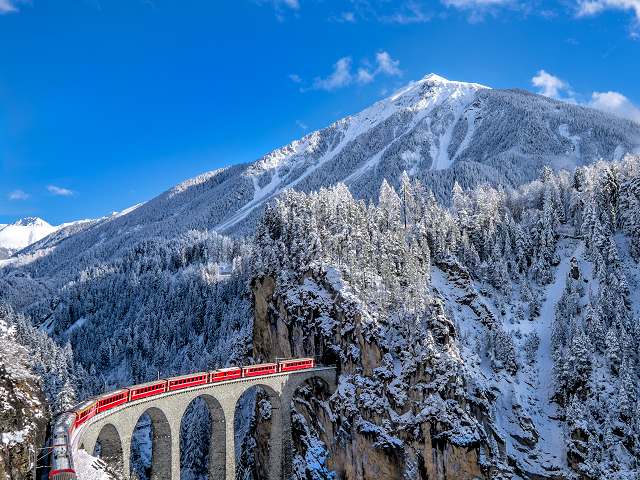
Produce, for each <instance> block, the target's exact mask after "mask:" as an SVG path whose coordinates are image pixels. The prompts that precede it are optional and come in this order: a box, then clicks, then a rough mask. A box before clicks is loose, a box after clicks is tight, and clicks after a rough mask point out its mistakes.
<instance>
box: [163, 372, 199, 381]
mask: <svg viewBox="0 0 640 480" xmlns="http://www.w3.org/2000/svg"><path fill="white" fill-rule="evenodd" d="M208 374H209V372H197V373H190V374H188V375H180V376H178V377H171V378H168V379H167V380H169V381H170V382H173V381H174V380H182V379H183V378H191V377H199V376H200V375H208Z"/></svg>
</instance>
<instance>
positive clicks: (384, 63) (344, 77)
mask: <svg viewBox="0 0 640 480" xmlns="http://www.w3.org/2000/svg"><path fill="white" fill-rule="evenodd" d="M352 64H353V58H351V56H348V57H344V58H341V59H340V60H338V61H337V62H336V63H335V64H334V65H333V73H332V74H331V75H329V76H327V77H325V78H322V77H317V78H316V79H315V80H314V82H313V84H312V85H311V87H310V88H306V89H305V88H301V89H300V91H302V92H305V91H308V90H326V91H327V92H332V91H335V90H338V89H339V88H343V87H347V86H349V85H351V84H353V83H359V84H360V85H365V84H367V83H371V82H373V81H374V80H375V78H376V76H377V75H379V74H381V73H383V74H385V75H388V76H397V77H402V70H400V61H399V60H393V59H392V58H391V56H390V55H389V54H388V53H387V52H379V53H376V67H375V68H374V67H373V66H372V65H371V64H370V63H369V62H366V61H363V64H364V65H365V66H364V67H360V68H358V71H357V72H356V73H355V74H354V73H352V72H351V66H352ZM296 77H297V76H296ZM297 78H299V77H297ZM294 81H295V80H294Z"/></svg>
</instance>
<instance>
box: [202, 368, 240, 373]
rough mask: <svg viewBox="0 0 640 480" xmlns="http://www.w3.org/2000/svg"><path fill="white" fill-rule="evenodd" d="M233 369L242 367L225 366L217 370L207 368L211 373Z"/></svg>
mask: <svg viewBox="0 0 640 480" xmlns="http://www.w3.org/2000/svg"><path fill="white" fill-rule="evenodd" d="M233 370H242V367H227V368H219V369H218V370H209V372H211V373H216V372H231V371H233Z"/></svg>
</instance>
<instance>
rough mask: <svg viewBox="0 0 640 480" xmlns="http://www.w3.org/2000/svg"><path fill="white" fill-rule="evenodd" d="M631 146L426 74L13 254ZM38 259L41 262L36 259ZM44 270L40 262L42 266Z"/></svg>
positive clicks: (496, 179) (94, 250)
mask: <svg viewBox="0 0 640 480" xmlns="http://www.w3.org/2000/svg"><path fill="white" fill-rule="evenodd" d="M639 147H640V124H639V123H636V122H633V121H631V120H626V119H622V118H619V117H616V116H615V115H612V114H609V113H605V112H601V111H599V110H594V109H590V108H586V107H582V106H579V105H573V104H569V103H565V102H561V101H557V100H554V99H550V98H547V97H543V96H541V95H537V94H534V93H531V92H527V91H524V90H496V89H490V88H487V87H484V86H481V85H478V84H474V83H464V82H454V81H449V80H446V79H444V78H442V77H439V76H437V75H434V74H430V75H427V76H425V77H424V78H423V79H421V80H420V81H418V82H413V83H411V84H409V85H407V86H406V87H404V88H401V89H400V90H398V91H397V92H395V93H394V94H393V95H391V96H390V97H388V98H386V99H384V100H381V101H379V102H377V103H376V104H374V105H373V106H371V107H369V108H367V109H365V110H363V111H362V112H360V113H358V114H356V115H352V116H349V117H346V118H344V119H342V120H339V121H337V122H335V123H334V124H332V125H330V126H328V127H326V128H324V129H322V130H318V131H316V132H312V133H310V134H308V135H306V136H305V137H303V138H301V139H300V140H296V141H294V142H291V143H290V144H289V145H286V146H284V147H282V148H279V149H277V150H274V151H273V152H271V153H269V154H267V155H265V156H264V157H262V158H260V159H258V160H256V161H254V162H251V163H245V164H239V165H232V166H229V167H226V168H223V169H220V170H216V171H214V172H209V173H205V174H203V175H200V176H198V177H195V178H192V179H190V180H187V181H185V182H182V183H180V184H179V185H176V186H175V187H173V188H172V189H170V190H168V191H166V192H164V193H162V194H161V195H159V196H158V197H156V198H154V199H152V200H150V201H149V202H146V203H144V204H142V205H139V206H136V207H135V208H132V209H130V210H129V211H125V212H121V213H120V214H117V215H114V216H109V217H105V218H103V219H99V220H95V221H91V222H84V223H82V224H73V225H69V226H68V227H65V228H61V229H60V230H58V231H57V232H55V233H54V234H53V235H51V236H49V237H47V238H46V239H45V240H44V241H42V242H40V243H36V244H34V245H32V246H31V247H30V248H29V249H28V250H27V251H26V252H25V253H28V252H29V251H31V252H36V251H37V250H40V249H52V248H53V247H55V251H54V252H53V253H52V258H50V259H48V260H47V263H49V264H50V268H51V271H59V269H60V268H62V269H63V270H64V269H65V268H66V266H69V267H70V268H76V267H77V265H78V264H77V263H76V262H77V261H79V260H80V261H82V260H81V257H82V256H84V257H85V258H94V257H97V258H104V259H107V258H111V257H112V256H113V255H114V254H115V253H116V252H118V251H121V250H122V249H123V248H126V247H128V246H131V245H133V244H135V243H136V242H137V241H139V240H140V239H143V238H150V237H155V236H158V235H159V236H163V237H166V236H167V235H168V236H171V235H172V233H171V232H185V231H188V230H191V229H194V230H200V231H201V230H215V231H217V232H219V233H225V234H231V235H234V236H235V235H238V234H244V235H251V234H252V233H253V229H254V227H255V224H256V222H257V221H258V219H259V217H260V214H261V212H262V208H263V207H264V205H265V204H266V203H267V202H268V201H270V200H271V199H273V198H274V197H275V196H277V195H279V194H281V193H282V192H283V191H285V190H286V189H296V190H299V191H305V192H310V191H314V190H318V189H320V188H322V187H325V188H326V187H328V186H330V185H335V184H337V183H339V182H344V183H345V184H346V185H347V186H348V187H349V189H350V191H351V192H352V193H353V195H354V196H355V197H356V198H361V199H365V200H369V199H373V200H374V201H377V198H378V190H379V186H380V184H381V183H382V181H383V180H384V179H386V180H387V181H388V182H389V184H390V185H391V186H393V187H395V188H396V189H397V188H399V186H400V177H401V175H402V172H403V171H405V170H406V171H407V172H408V173H409V175H410V176H411V177H413V178H417V179H420V180H421V181H422V183H423V185H424V186H425V188H426V190H427V191H429V190H432V191H433V192H434V195H435V198H436V199H438V200H439V201H443V202H444V203H445V204H446V203H448V201H449V200H450V197H451V191H452V188H453V185H454V182H455V181H457V182H458V183H459V184H460V185H461V186H462V187H463V188H467V187H474V186H475V185H476V184H478V183H482V182H487V183H489V184H491V185H493V186H494V187H497V186H498V185H503V186H505V187H515V186H518V185H521V184H523V183H526V182H529V181H531V180H533V179H535V178H537V177H538V176H539V174H540V172H541V169H542V166H543V165H551V166H552V167H554V168H560V167H565V168H568V169H570V170H571V169H572V168H573V167H574V166H576V165H586V164H588V163H590V162H593V161H596V160H598V159H600V158H603V159H605V160H613V159H614V158H618V159H619V158H621V157H622V156H623V155H624V153H626V152H634V151H636V150H637V149H638V148H639ZM42 268H45V269H46V268H48V267H46V266H45V265H42ZM44 271H49V270H44Z"/></svg>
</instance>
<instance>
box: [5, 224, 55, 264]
mask: <svg viewBox="0 0 640 480" xmlns="http://www.w3.org/2000/svg"><path fill="white" fill-rule="evenodd" d="M58 228H59V227H53V226H51V225H49V224H48V223H47V222H45V221H44V220H42V219H41V218H38V217H27V218H22V219H20V220H17V221H16V222H13V223H12V224H10V225H0V259H2V258H6V257H8V256H9V255H11V254H12V253H14V252H17V251H19V250H22V249H23V248H25V247H28V246H29V245H31V244H32V243H35V242H37V241H38V240H41V239H42V238H44V237H46V236H47V235H49V234H50V233H53V232H55V231H56V230H57V229H58Z"/></svg>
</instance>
